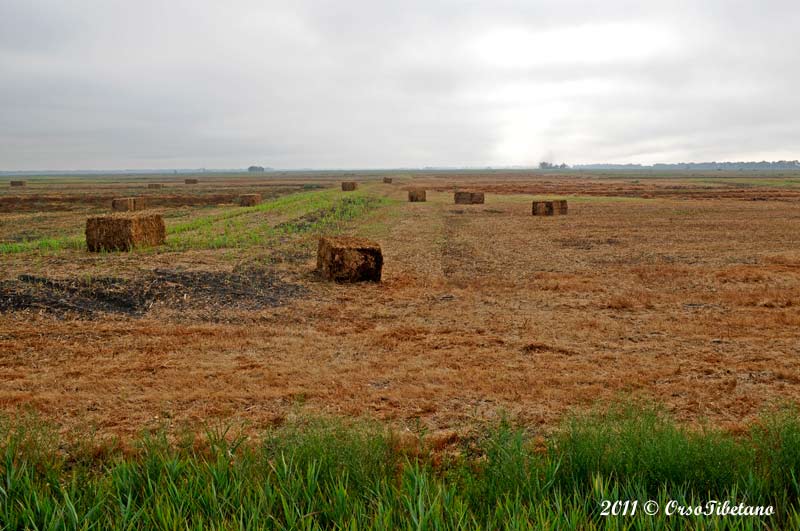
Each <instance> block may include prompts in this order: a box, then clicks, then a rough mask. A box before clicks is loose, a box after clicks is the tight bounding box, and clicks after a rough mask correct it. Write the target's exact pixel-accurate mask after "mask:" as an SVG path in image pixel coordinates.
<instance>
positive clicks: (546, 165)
mask: <svg viewBox="0 0 800 531" xmlns="http://www.w3.org/2000/svg"><path fill="white" fill-rule="evenodd" d="M567 168H569V166H567V165H566V164H564V163H563V162H562V163H561V164H555V163H553V162H540V163H539V169H540V170H565V169H567Z"/></svg>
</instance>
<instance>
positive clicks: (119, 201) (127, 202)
mask: <svg viewBox="0 0 800 531" xmlns="http://www.w3.org/2000/svg"><path fill="white" fill-rule="evenodd" d="M133 209H134V207H133V198H132V197H118V198H116V199H112V200H111V210H113V211H114V212H129V211H132V210H133Z"/></svg>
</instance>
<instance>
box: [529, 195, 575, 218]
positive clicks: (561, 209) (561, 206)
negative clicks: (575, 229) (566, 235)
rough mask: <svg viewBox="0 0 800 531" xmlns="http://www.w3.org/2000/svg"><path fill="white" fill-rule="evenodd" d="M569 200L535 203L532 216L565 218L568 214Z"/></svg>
mask: <svg viewBox="0 0 800 531" xmlns="http://www.w3.org/2000/svg"><path fill="white" fill-rule="evenodd" d="M567 211H568V209H567V200H566V199H559V200H556V201H534V202H533V203H532V204H531V214H533V215H534V216H557V215H561V216H565V215H566V214H567Z"/></svg>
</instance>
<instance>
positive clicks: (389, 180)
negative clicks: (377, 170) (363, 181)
mask: <svg viewBox="0 0 800 531" xmlns="http://www.w3.org/2000/svg"><path fill="white" fill-rule="evenodd" d="M383 183H384V184H392V178H391V177H384V178H383Z"/></svg>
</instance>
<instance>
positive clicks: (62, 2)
mask: <svg viewBox="0 0 800 531" xmlns="http://www.w3.org/2000/svg"><path fill="white" fill-rule="evenodd" d="M799 51H800V2H798V1H797V0H784V1H770V0H766V1H765V0H761V1H735V0H693V1H676V0H668V1H666V0H665V1H656V0H650V1H642V0H636V1H626V0H604V1H596V0H593V1H581V2H579V1H571V0H558V1H555V0H554V1H536V0H518V1H516V0H486V1H472V2H463V1H462V2H459V1H435V0H419V1H417V0H403V1H399V0H398V1H391V2H390V1H383V2H382V1H378V0H363V1H361V0H359V1H348V0H331V1H302V0H291V1H286V2H277V1H269V0H252V1H248V0H231V1H227V2H223V1H219V0H169V1H166V0H137V1H130V0H125V1H117V0H71V1H67V0H58V1H55V0H53V1H42V0H0V170H30V169H113V168H131V169H140V168H194V167H208V168H235V167H243V166H247V165H249V164H263V165H267V166H272V167H278V168H301V167H313V168H326V167H327V168H332V167H339V168H345V167H348V168H370V167H372V168H376V167H400V166H403V167H411V166H426V165H461V166H483V165H512V164H517V165H523V164H536V163H538V162H539V161H540V160H550V161H554V162H562V161H565V162H567V163H589V162H617V163H627V162H638V163H652V162H679V161H710V160H761V159H767V160H772V159H776V160H777V159H796V158H800V60H799V59H798V53H800V52H799Z"/></svg>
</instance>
